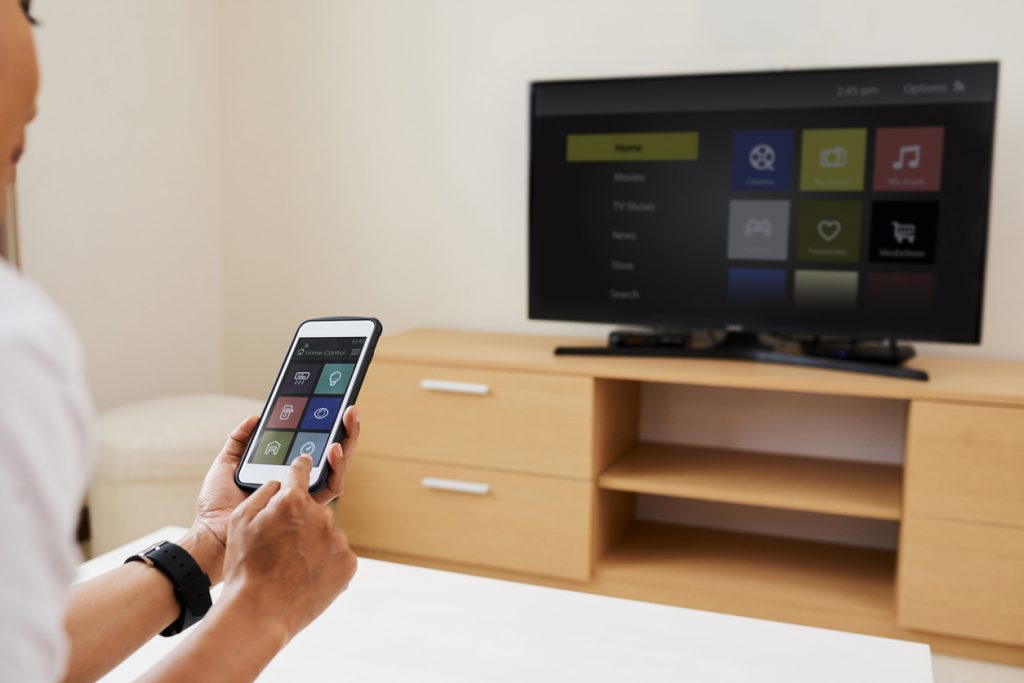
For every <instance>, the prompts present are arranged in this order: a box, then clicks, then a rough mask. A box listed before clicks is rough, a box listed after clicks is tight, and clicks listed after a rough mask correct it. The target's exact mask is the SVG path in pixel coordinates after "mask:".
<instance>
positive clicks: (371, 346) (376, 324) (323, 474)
mask: <svg viewBox="0 0 1024 683" xmlns="http://www.w3.org/2000/svg"><path fill="white" fill-rule="evenodd" d="M346 320H369V321H370V322H372V323H373V334H372V335H371V336H370V338H369V339H368V340H367V347H366V351H365V353H366V354H368V355H367V356H366V362H365V363H363V369H362V372H360V373H359V374H358V375H356V376H355V377H353V378H352V382H353V385H352V400H351V401H350V402H349V403H348V405H343V406H342V410H341V415H342V416H344V414H345V411H346V410H348V407H349V406H352V405H355V404H356V401H357V400H358V399H359V390H360V389H362V388H363V380H364V379H365V378H366V373H367V371H368V370H369V369H370V362H371V361H372V360H373V353H374V351H376V349H377V340H378V339H380V335H381V333H382V332H383V331H384V326H383V325H381V324H380V321H379V320H377V319H376V318H360V317H358V316H355V317H352V316H349V317H334V318H310V319H309V320H303V321H302V322H301V323H299V326H298V327H297V328H295V334H294V335H293V336H292V342H291V344H289V345H288V348H289V349H291V348H292V346H294V345H295V340H296V339H297V338H298V336H299V330H301V329H302V326H303V325H305V324H306V323H313V322H336V321H346ZM286 365H288V356H287V355H285V358H284V360H283V361H282V362H281V367H280V368H278V370H277V376H278V377H280V376H281V373H282V372H284V368H285V366H286ZM275 384H276V382H275ZM273 397H274V390H273V389H271V390H270V395H269V396H267V402H266V403H264V404H263V411H262V412H261V413H260V421H259V422H258V423H257V424H256V428H255V429H253V432H252V437H255V436H256V435H257V434H259V433H260V429H261V428H262V427H263V420H264V419H265V418H266V416H267V411H268V410H269V409H270V400H271V399H272V398H273ZM252 437H249V443H247V444H245V451H244V452H243V455H242V461H241V462H240V463H238V467H237V468H236V469H235V484H236V485H237V486H238V488H240V489H242V490H243V491H255V490H256V489H257V488H259V487H258V486H254V485H252V484H246V483H245V482H243V481H241V480H240V479H239V478H238V474H239V472H241V471H242V465H243V464H245V458H246V456H248V454H249V446H250V445H252ZM344 438H345V424H344V423H341V424H339V425H338V434H337V436H335V437H334V441H332V442H331V443H341V441H342V440H343V439H344ZM324 457H327V456H326V453H325V454H324ZM330 476H331V463H329V462H328V463H327V466H326V467H324V468H323V470H321V471H320V478H319V479H318V480H317V482H316V483H315V484H313V485H312V486H310V487H309V492H310V493H316V492H317V491H319V490H320V489H322V488H323V487H324V486H326V485H327V478H328V477H330Z"/></svg>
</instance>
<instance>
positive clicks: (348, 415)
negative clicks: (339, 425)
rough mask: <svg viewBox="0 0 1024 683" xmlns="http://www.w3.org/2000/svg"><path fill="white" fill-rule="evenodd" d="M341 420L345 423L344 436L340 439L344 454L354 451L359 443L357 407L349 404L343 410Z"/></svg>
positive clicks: (359, 426)
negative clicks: (343, 413)
mask: <svg viewBox="0 0 1024 683" xmlns="http://www.w3.org/2000/svg"><path fill="white" fill-rule="evenodd" d="M342 422H343V423H344V424H345V438H344V439H342V440H341V449H342V450H343V451H344V452H345V455H350V454H352V453H355V451H356V446H358V445H359V430H360V429H361V425H360V423H359V409H358V408H356V407H355V406H349V407H348V409H347V410H346V411H345V415H344V417H343V418H342Z"/></svg>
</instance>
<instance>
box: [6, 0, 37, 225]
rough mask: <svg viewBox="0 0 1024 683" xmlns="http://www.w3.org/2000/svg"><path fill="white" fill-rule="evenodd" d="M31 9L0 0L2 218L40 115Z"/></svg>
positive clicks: (19, 1) (20, 1)
mask: <svg viewBox="0 0 1024 683" xmlns="http://www.w3.org/2000/svg"><path fill="white" fill-rule="evenodd" d="M27 9H28V0H0V216H2V215H3V209H4V208H5V207H4V202H5V200H6V196H7V192H6V190H7V186H8V185H10V184H11V183H12V182H13V181H14V165H15V164H16V163H17V161H18V157H20V156H21V152H22V150H23V149H24V147H25V126H26V125H28V122H29V121H31V120H32V117H34V116H35V114H36V92H37V91H38V89H39V69H38V67H37V65H36V49H35V43H34V42H33V40H32V30H31V25H30V23H29V19H28V12H27Z"/></svg>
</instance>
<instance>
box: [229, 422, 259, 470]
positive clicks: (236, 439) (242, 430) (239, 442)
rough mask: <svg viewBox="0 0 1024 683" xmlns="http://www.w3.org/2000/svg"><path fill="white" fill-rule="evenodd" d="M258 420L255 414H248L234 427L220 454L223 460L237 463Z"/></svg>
mask: <svg viewBox="0 0 1024 683" xmlns="http://www.w3.org/2000/svg"><path fill="white" fill-rule="evenodd" d="M259 421H260V418H259V417H258V416H257V415H250V416H249V417H247V418H245V420H243V421H242V424H240V425H238V426H237V427H235V429H234V431H232V432H231V434H230V435H229V436H228V440H227V441H226V442H225V443H224V448H223V449H222V450H221V452H220V456H221V457H222V458H223V459H224V460H227V461H228V462H232V463H234V464H236V465H237V464H238V461H239V460H241V459H242V454H244V453H245V448H246V446H248V445H249V439H250V438H252V432H253V430H254V429H256V423H258V422H259Z"/></svg>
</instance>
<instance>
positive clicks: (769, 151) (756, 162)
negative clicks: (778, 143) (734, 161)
mask: <svg viewBox="0 0 1024 683" xmlns="http://www.w3.org/2000/svg"><path fill="white" fill-rule="evenodd" d="M747 161H749V162H750V165H751V167H753V169H754V170H755V171H774V170H775V149H774V148H773V147H772V146H771V145H766V144H764V143H763V142H762V143H761V144H759V145H754V147H753V148H752V149H751V150H750V154H749V155H747Z"/></svg>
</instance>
